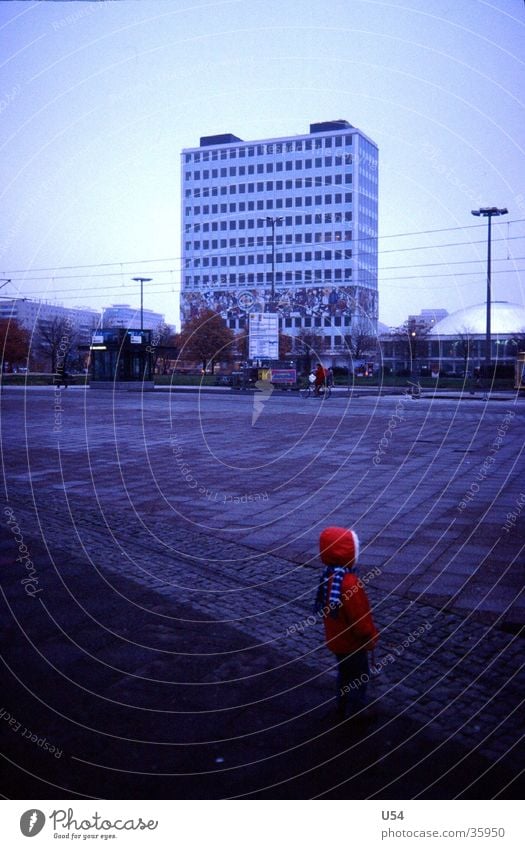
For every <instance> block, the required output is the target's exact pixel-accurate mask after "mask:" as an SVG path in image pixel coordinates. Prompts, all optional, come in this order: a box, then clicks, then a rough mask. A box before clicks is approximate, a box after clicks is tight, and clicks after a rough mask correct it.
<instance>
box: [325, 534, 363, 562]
mask: <svg viewBox="0 0 525 849" xmlns="http://www.w3.org/2000/svg"><path fill="white" fill-rule="evenodd" d="M319 551H320V553H321V560H322V561H323V563H325V564H326V565H327V566H348V567H351V566H355V565H356V563H357V560H358V558H359V538H358V536H357V534H356V532H355V531H350V530H348V529H347V528H338V527H330V528H325V529H324V531H321V535H320V537H319Z"/></svg>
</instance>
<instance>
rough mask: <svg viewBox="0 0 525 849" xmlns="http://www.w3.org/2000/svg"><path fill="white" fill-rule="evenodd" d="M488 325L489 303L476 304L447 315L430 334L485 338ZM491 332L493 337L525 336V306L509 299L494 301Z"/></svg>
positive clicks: (491, 311)
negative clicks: (510, 301) (513, 302)
mask: <svg viewBox="0 0 525 849" xmlns="http://www.w3.org/2000/svg"><path fill="white" fill-rule="evenodd" d="M486 327H487V305H486V304H476V305H475V306H473V307H465V308H464V309H462V310H458V311H457V312H454V313H452V315H447V317H446V318H443V319H442V320H441V321H438V323H437V324H435V325H434V327H433V328H432V330H431V331H430V333H429V336H433V337H436V336H438V337H441V336H454V337H457V336H458V335H459V334H468V335H470V336H473V337H476V338H478V337H480V338H481V337H483V339H484V338H485V332H486ZM490 332H491V336H492V337H495V336H496V337H500V336H501V337H505V338H508V337H509V336H515V335H517V334H520V333H521V334H522V335H523V336H525V307H522V306H520V305H519V304H511V303H509V302H508V301H492V304H491V310H490Z"/></svg>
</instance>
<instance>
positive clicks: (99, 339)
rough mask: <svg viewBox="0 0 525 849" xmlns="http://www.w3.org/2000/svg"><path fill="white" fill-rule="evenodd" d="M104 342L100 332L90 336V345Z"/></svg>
mask: <svg viewBox="0 0 525 849" xmlns="http://www.w3.org/2000/svg"><path fill="white" fill-rule="evenodd" d="M103 343H104V337H103V336H102V335H101V334H100V333H94V334H93V336H92V337H91V344H92V345H102V344H103Z"/></svg>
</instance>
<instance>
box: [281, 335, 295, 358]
mask: <svg viewBox="0 0 525 849" xmlns="http://www.w3.org/2000/svg"><path fill="white" fill-rule="evenodd" d="M292 348H293V337H292V336H289V335H288V334H287V333H281V332H280V331H279V359H280V360H284V359H286V357H287V356H288V355H289V354H290V353H291V351H292Z"/></svg>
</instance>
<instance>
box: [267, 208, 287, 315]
mask: <svg viewBox="0 0 525 849" xmlns="http://www.w3.org/2000/svg"><path fill="white" fill-rule="evenodd" d="M282 220H283V219H282V217H276V218H272V217H271V216H270V215H268V216H267V217H266V222H267V224H269V225H270V226H271V228H272V288H271V304H272V307H273V302H274V300H275V225H276V224H280V223H281V222H282Z"/></svg>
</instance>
